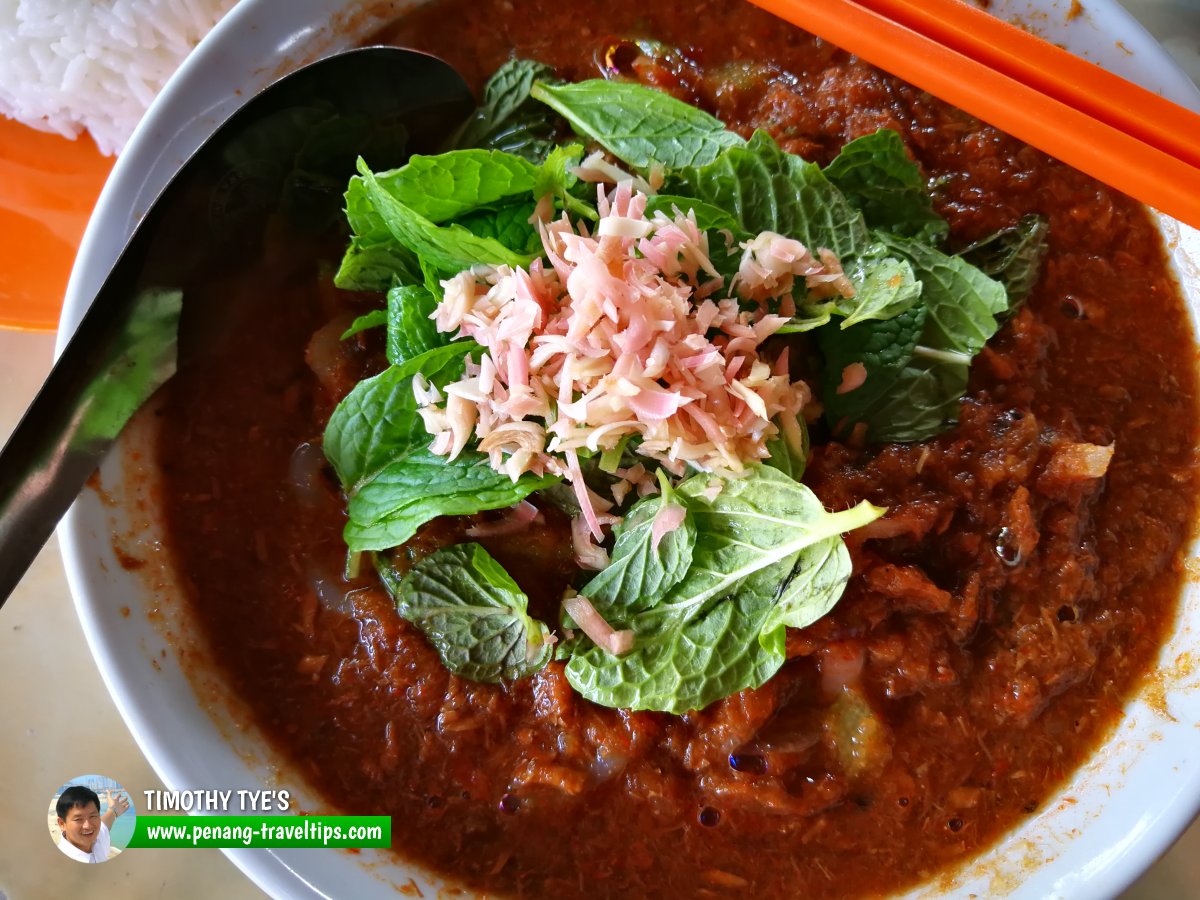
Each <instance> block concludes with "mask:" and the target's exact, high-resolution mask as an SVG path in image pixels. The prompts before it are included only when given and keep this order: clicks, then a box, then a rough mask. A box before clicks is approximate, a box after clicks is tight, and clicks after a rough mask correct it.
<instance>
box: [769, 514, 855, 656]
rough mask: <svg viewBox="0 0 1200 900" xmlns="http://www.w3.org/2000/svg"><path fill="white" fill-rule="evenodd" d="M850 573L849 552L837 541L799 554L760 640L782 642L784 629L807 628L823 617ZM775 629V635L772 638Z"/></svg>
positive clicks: (828, 542) (784, 636) (812, 547)
mask: <svg viewBox="0 0 1200 900" xmlns="http://www.w3.org/2000/svg"><path fill="white" fill-rule="evenodd" d="M852 570H853V566H852V564H851V562H850V551H849V550H847V549H846V544H845V543H844V542H843V541H842V539H841V538H840V537H830V538H826V539H825V540H823V541H818V542H817V543H815V544H812V545H811V546H809V547H806V548H804V549H803V550H801V551H800V553H799V554H798V555H797V557H796V562H795V563H794V564H793V565H792V571H791V573H790V574H789V575H788V577H787V579H786V580H785V581H783V582H782V583H781V586H780V590H779V594H778V596H777V598H776V600H775V603H774V605H773V606H772V607H771V610H770V611H769V612H768V613H767V616H766V619H765V620H764V621H763V625H762V631H761V632H760V635H761V637H760V640H763V639H765V640H767V641H768V642H772V641H775V640H779V641H783V640H785V639H786V634H785V633H783V629H784V628H785V627H786V628H807V627H808V626H809V625H811V624H812V623H813V622H816V621H817V620H818V619H820V618H822V617H823V616H825V615H826V614H827V613H828V612H829V611H830V610H831V609H833V607H834V605H835V604H836V603H837V602H838V600H839V599H841V596H842V591H844V590H845V588H846V584H847V582H849V581H850V575H851V572H852ZM776 629H778V630H779V632H780V633H779V634H778V635H775V634H773V632H774V631H775V630H776Z"/></svg>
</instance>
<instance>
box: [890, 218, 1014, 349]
mask: <svg viewBox="0 0 1200 900" xmlns="http://www.w3.org/2000/svg"><path fill="white" fill-rule="evenodd" d="M881 239H882V240H883V242H884V244H885V246H886V247H887V248H888V250H889V251H890V252H892V253H894V254H896V255H897V256H900V257H901V258H904V259H907V260H908V261H909V262H910V263H911V264H912V267H913V271H914V272H915V273H916V276H917V278H918V279H919V280H920V282H921V285H922V289H921V300H922V302H923V303H924V304H925V306H926V307H927V308H928V310H929V317H928V319H927V320H926V323H925V333H924V335H923V336H922V340H921V343H922V344H924V345H926V346H929V347H934V348H936V349H938V350H955V351H958V352H959V353H966V354H968V355H970V356H974V355H975V354H976V353H978V352H979V351H980V350H982V349H983V345H984V344H986V343H987V341H988V338H990V337H991V336H992V335H993V334H995V333H996V331H997V329H998V328H999V327H1000V324H999V322H998V321H997V316H999V315H1001V314H1002V313H1004V312H1005V311H1006V310H1007V309H1008V295H1007V294H1006V293H1005V291H1004V286H1003V285H1002V284H1000V282H998V281H995V280H994V279H991V278H988V277H987V276H986V275H984V274H983V272H981V271H979V269H977V268H975V267H974V266H973V265H971V264H970V263H969V262H967V261H966V260H965V259H962V258H961V257H958V256H948V255H946V254H945V253H942V252H941V251H940V250H935V249H934V248H933V247H928V246H926V245H924V244H921V243H919V242H917V241H911V240H907V239H905V238H897V237H892V236H890V235H881Z"/></svg>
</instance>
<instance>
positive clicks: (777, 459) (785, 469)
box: [763, 413, 810, 481]
mask: <svg viewBox="0 0 1200 900" xmlns="http://www.w3.org/2000/svg"><path fill="white" fill-rule="evenodd" d="M786 415H788V413H780V418H782V417H783V416H786ZM788 430H789V427H787V423H784V427H781V431H780V433H779V434H777V435H776V436H775V437H773V438H771V439H770V440H768V441H767V452H768V453H770V454H771V455H770V456H769V457H767V458H766V459H764V460H763V465H764V466H770V467H771V468H772V469H778V470H779V471H780V472H782V473H783V474H784V475H786V476H788V477H789V478H792V479H794V480H796V481H799V480H800V479H801V478H803V477H804V470H805V468H806V467H807V466H808V455H809V449H810V444H809V439H808V425H807V424H806V423H805V421H804V417H803V416H796V417H795V421H794V423H791V424H790V430H791V431H792V432H793V435H792V437H791V438H789V436H788Z"/></svg>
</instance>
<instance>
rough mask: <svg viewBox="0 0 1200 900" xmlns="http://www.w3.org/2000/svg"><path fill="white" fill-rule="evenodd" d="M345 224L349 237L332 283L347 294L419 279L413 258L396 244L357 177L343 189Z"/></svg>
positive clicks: (408, 251) (418, 269) (417, 266)
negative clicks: (348, 229)
mask: <svg viewBox="0 0 1200 900" xmlns="http://www.w3.org/2000/svg"><path fill="white" fill-rule="evenodd" d="M346 221H347V222H348V223H349V225H350V230H351V232H352V237H351V239H350V246H349V247H348V248H347V249H346V253H345V255H344V256H343V257H342V263H341V266H340V267H339V268H338V271H337V274H336V275H335V276H334V278H333V283H334V284H335V285H336V286H337V287H339V288H342V289H343V290H348V291H386V290H387V289H388V288H390V287H391V286H392V285H393V284H394V283H395V282H397V281H399V282H400V283H401V284H415V283H418V282H420V280H421V269H420V265H419V264H418V262H417V257H416V256H415V255H414V254H413V252H412V251H411V250H409V249H407V248H406V247H403V246H401V245H400V244H399V243H397V241H396V239H395V238H394V237H393V236H392V233H391V232H390V231H389V230H388V228H387V225H386V224H384V221H383V219H382V218H381V217H380V216H379V214H378V213H377V212H376V211H375V207H374V206H373V205H372V204H371V201H370V198H368V196H367V191H366V186H365V185H364V184H363V181H362V179H361V178H351V179H350V183H349V185H348V186H347V188H346Z"/></svg>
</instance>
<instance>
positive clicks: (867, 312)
mask: <svg viewBox="0 0 1200 900" xmlns="http://www.w3.org/2000/svg"><path fill="white" fill-rule="evenodd" d="M846 276H847V277H848V278H849V279H850V282H851V283H852V284H853V285H854V288H855V292H854V296H853V297H849V298H839V299H838V301H837V308H838V311H839V312H842V313H843V314H844V315H845V316H846V318H845V319H843V320H842V323H841V327H842V328H849V327H850V326H851V325H855V324H857V323H859V322H865V321H867V320H869V319H891V318H894V317H896V316H898V315H900V313H902V312H904V311H905V310H906V309H909V308H911V307H912V306H913V304H915V303H916V302H917V301H918V300H919V299H920V298H921V287H922V286H921V282H919V281H917V278H916V276H915V275H914V274H913V269H912V266H911V265H910V264H909V263H908V261H907V260H900V259H895V258H894V257H891V256H884V255H883V248H882V247H881V246H880V247H877V248H870V249H868V250H867V252H866V253H865V254H864V255H863V256H862V257H860V258H859V259H857V260H855V261H854V262H853V264H852V265H851V266H850V268H849V270H848V271H847V272H846Z"/></svg>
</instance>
